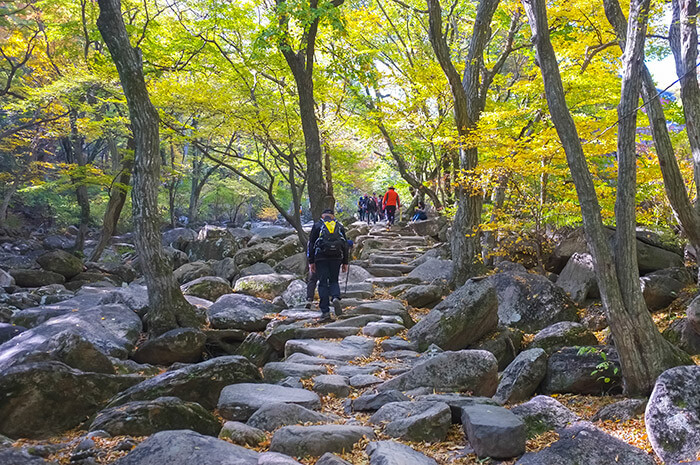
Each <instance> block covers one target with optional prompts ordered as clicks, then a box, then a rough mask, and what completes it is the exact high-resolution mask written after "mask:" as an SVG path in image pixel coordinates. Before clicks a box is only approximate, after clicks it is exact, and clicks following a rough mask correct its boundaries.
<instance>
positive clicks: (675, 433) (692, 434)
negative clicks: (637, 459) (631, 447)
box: [644, 366, 700, 462]
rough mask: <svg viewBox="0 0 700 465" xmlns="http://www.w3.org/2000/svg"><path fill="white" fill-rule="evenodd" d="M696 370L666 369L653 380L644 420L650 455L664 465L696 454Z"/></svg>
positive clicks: (699, 416)
mask: <svg viewBox="0 0 700 465" xmlns="http://www.w3.org/2000/svg"><path fill="white" fill-rule="evenodd" d="M699 385H700V367H699V366H684V367H676V368H671V369H670V370H666V371H665V372H663V373H662V374H661V376H659V378H658V379H657V380H656V385H655V386H654V391H653V392H652V393H651V397H650V398H649V404H648V405H647V410H646V414H645V416H644V421H645V423H646V427H647V434H648V436H649V442H651V446H652V447H653V448H654V452H656V455H658V456H659V457H660V458H661V459H662V460H663V461H665V462H684V461H689V460H695V459H696V458H697V457H698V455H699V454H700V393H699V392H698V386H699Z"/></svg>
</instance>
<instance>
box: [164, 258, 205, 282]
mask: <svg viewBox="0 0 700 465" xmlns="http://www.w3.org/2000/svg"><path fill="white" fill-rule="evenodd" d="M173 276H175V279H176V280H177V282H178V283H180V284H185V283H189V282H191V281H194V280H195V279H197V278H202V277H204V276H214V270H213V269H212V267H211V266H209V264H207V263H204V262H192V263H185V264H184V265H182V266H180V267H179V268H177V269H176V270H175V271H173Z"/></svg>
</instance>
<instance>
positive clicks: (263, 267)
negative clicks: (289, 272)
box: [240, 262, 275, 278]
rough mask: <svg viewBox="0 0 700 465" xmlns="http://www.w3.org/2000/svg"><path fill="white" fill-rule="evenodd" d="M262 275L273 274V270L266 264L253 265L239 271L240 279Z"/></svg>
mask: <svg viewBox="0 0 700 465" xmlns="http://www.w3.org/2000/svg"><path fill="white" fill-rule="evenodd" d="M263 274H275V269H274V268H272V267H271V266H270V265H268V264H267V263H262V262H261V263H255V264H253V265H250V266H246V267H245V268H243V269H242V270H241V275H240V277H241V278H245V277H246V276H257V275H263Z"/></svg>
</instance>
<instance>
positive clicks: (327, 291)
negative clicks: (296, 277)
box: [306, 186, 428, 322]
mask: <svg viewBox="0 0 700 465" xmlns="http://www.w3.org/2000/svg"><path fill="white" fill-rule="evenodd" d="M400 208H401V200H400V199H399V194H398V193H397V192H396V189H395V188H394V187H393V186H392V187H389V189H388V190H387V192H386V193H385V194H384V196H383V197H382V198H381V200H380V199H379V198H378V197H377V195H376V194H372V195H371V196H370V195H365V196H363V197H360V200H359V202H358V213H359V215H360V219H361V220H363V221H367V222H368V223H370V222H375V223H376V222H377V221H379V220H380V218H382V219H383V218H386V221H387V224H388V225H393V224H394V221H395V218H396V211H397V210H399V209H400ZM427 219H428V216H427V214H426V211H425V204H424V203H423V202H420V203H419V204H418V209H417V210H416V213H415V214H414V215H413V218H412V221H421V220H427ZM352 246H353V242H352V241H351V240H348V238H347V236H346V233H345V227H344V226H343V225H342V223H340V221H338V220H336V218H335V212H334V211H333V210H332V209H326V210H324V211H323V213H322V214H321V219H320V220H319V221H317V222H315V223H314V225H313V227H312V228H311V234H310V235H309V244H308V247H307V249H306V250H307V258H308V262H309V279H308V281H307V286H306V308H309V309H310V308H311V307H312V305H313V301H314V296H315V294H316V287H317V286H318V297H319V305H318V306H319V309H320V310H321V317H320V319H319V321H321V322H326V321H330V320H331V306H332V307H333V313H334V314H335V316H336V317H338V316H340V315H341V314H342V313H343V311H342V305H341V302H340V297H341V295H340V294H341V293H340V282H339V278H340V271H341V269H342V271H343V272H344V273H349V272H350V271H349V265H348V263H349V261H350V251H351V249H352ZM346 278H347V275H346Z"/></svg>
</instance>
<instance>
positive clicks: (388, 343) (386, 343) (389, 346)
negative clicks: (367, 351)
mask: <svg viewBox="0 0 700 465" xmlns="http://www.w3.org/2000/svg"><path fill="white" fill-rule="evenodd" d="M380 346H381V347H382V350H383V351H385V352H389V351H392V350H412V351H417V350H418V343H417V342H415V341H407V340H405V339H402V338H400V337H390V338H389V339H385V340H383V341H382V342H381V343H380Z"/></svg>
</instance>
